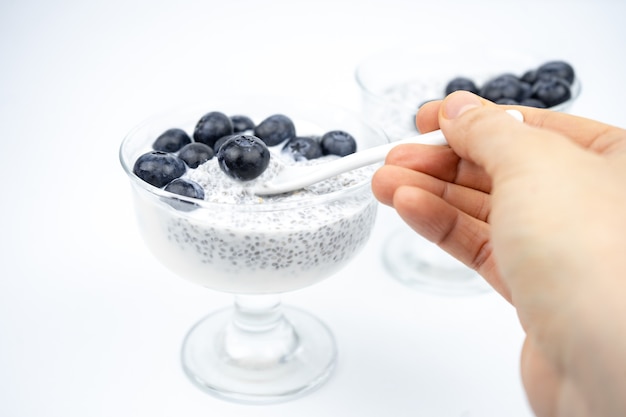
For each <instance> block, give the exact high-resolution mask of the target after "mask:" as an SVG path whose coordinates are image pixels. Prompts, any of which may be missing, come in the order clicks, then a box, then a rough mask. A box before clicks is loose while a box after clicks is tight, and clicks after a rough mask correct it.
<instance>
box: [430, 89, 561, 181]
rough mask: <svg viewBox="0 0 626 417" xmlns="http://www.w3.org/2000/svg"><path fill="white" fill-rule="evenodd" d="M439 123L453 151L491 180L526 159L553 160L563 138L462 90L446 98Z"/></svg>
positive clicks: (518, 165)
mask: <svg viewBox="0 0 626 417" xmlns="http://www.w3.org/2000/svg"><path fill="white" fill-rule="evenodd" d="M520 110H522V109H520ZM439 124H440V127H441V130H442V131H443V133H444V135H445V136H446V138H447V140H448V143H449V144H450V146H452V148H453V149H454V151H455V152H456V153H457V154H458V155H459V156H460V157H462V158H464V159H467V160H470V161H472V162H474V163H476V164H477V165H479V166H481V167H482V168H484V169H485V170H486V171H487V173H488V174H489V176H491V177H492V178H493V179H495V180H497V178H498V177H499V176H500V175H501V174H503V173H504V172H507V171H510V170H518V169H519V168H521V166H522V165H523V164H526V163H529V162H532V164H540V163H542V162H546V163H548V164H549V163H550V162H551V161H552V162H553V161H554V159H551V158H554V157H555V155H554V153H557V152H559V149H558V148H561V146H559V145H562V142H563V140H564V139H565V138H564V137H562V136H561V135H559V134H557V133H556V132H553V131H549V130H546V129H539V128H536V127H533V126H530V125H527V124H524V123H520V122H519V121H518V120H516V119H515V118H513V117H512V116H511V115H509V114H507V113H506V112H505V111H504V107H502V106H498V105H495V104H494V103H492V102H490V101H487V100H484V99H482V98H480V97H478V96H476V95H474V94H472V93H469V92H466V91H457V92H455V93H452V94H450V95H449V96H448V97H446V99H445V100H444V101H443V103H442V105H441V107H440V110H439ZM555 146H556V147H555ZM550 148H553V149H552V151H551V150H550ZM542 159H543V161H542Z"/></svg>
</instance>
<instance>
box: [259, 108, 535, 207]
mask: <svg viewBox="0 0 626 417" xmlns="http://www.w3.org/2000/svg"><path fill="white" fill-rule="evenodd" d="M507 113H509V114H510V115H511V116H513V117H514V118H515V119H517V120H519V121H523V119H524V117H523V115H522V113H520V112H519V111H517V110H507ZM408 143H418V144H424V145H447V144H448V142H447V141H446V138H445V137H444V135H443V132H442V131H441V130H434V131H432V132H428V133H424V134H421V135H416V136H412V137H410V138H406V139H401V140H397V141H394V142H391V143H387V144H385V145H380V146H374V147H372V148H368V149H364V150H362V151H359V152H355V153H352V154H350V155H346V156H344V157H342V158H338V159H334V160H332V161H330V162H326V163H324V164H319V165H308V166H295V165H290V166H288V167H285V168H283V170H282V171H281V172H279V173H278V175H276V177H274V178H273V179H272V180H271V181H270V182H268V183H265V184H261V185H259V186H257V187H255V189H254V193H255V194H257V195H270V194H280V193H284V192H287V191H292V190H297V189H299V188H303V187H306V186H307V185H311V184H314V183H316V182H318V181H322V180H325V179H327V178H331V177H334V176H335V175H338V174H341V173H342V172H346V171H351V170H353V169H357V168H361V167H364V166H367V165H371V164H374V163H377V162H381V161H383V160H384V159H385V157H386V156H387V154H388V153H389V151H390V150H391V149H393V148H395V147H396V146H398V145H404V144H408Z"/></svg>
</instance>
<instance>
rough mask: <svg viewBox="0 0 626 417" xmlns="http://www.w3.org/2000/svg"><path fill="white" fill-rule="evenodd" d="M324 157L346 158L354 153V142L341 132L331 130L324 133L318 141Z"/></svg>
mask: <svg viewBox="0 0 626 417" xmlns="http://www.w3.org/2000/svg"><path fill="white" fill-rule="evenodd" d="M320 144H321V146H322V153H323V154H324V155H339V156H346V155H349V154H351V153H354V152H356V141H355V140H354V138H353V137H352V135H350V134H349V133H347V132H344V131H343V130H332V131H330V132H327V133H324V135H323V136H322V139H321V140H320Z"/></svg>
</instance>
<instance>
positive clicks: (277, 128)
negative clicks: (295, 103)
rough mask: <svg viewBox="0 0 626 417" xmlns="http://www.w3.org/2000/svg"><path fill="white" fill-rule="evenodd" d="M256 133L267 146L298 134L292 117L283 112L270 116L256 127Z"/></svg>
mask: <svg viewBox="0 0 626 417" xmlns="http://www.w3.org/2000/svg"><path fill="white" fill-rule="evenodd" d="M254 135H255V136H256V137H258V138H260V139H261V140H262V141H263V142H265V144H266V145H267V146H275V145H278V144H279V143H282V142H284V141H286V140H289V139H292V138H294V137H295V136H296V127H295V125H294V124H293V121H291V119H290V118H289V117H287V116H285V115H283V114H274V115H272V116H269V117H268V118H266V119H265V120H263V121H262V122H261V123H259V124H258V125H257V127H255V128H254Z"/></svg>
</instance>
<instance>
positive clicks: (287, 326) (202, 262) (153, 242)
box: [120, 98, 386, 404]
mask: <svg viewBox="0 0 626 417" xmlns="http://www.w3.org/2000/svg"><path fill="white" fill-rule="evenodd" d="M208 111H220V112H223V113H225V114H228V115H235V114H245V115H247V116H249V117H250V118H252V119H253V120H255V121H260V120H261V119H262V118H264V117H266V116H269V115H270V114H273V113H283V114H286V115H289V117H291V118H292V119H293V121H294V123H295V126H296V129H297V130H298V132H299V134H301V133H305V132H306V133H309V134H322V133H324V132H325V131H329V130H332V129H343V130H345V131H347V132H350V133H351V134H352V135H353V136H354V138H355V139H356V142H357V146H358V149H365V148H368V147H371V146H376V145H380V144H382V143H384V142H386V139H385V138H384V137H383V136H382V135H381V134H380V133H379V132H378V131H377V130H376V129H375V128H372V127H370V126H369V125H367V124H365V123H364V122H363V121H361V119H360V118H358V117H357V116H356V115H353V114H351V113H349V112H347V111H344V110H342V109H337V108H331V107H329V106H326V105H324V106H322V105H314V104H310V105H309V104H303V103H301V102H297V101H293V100H282V99H278V98H271V99H268V98H245V99H237V100H231V101H226V100H224V101H220V102H218V103H215V104H213V105H211V104H202V105H199V106H189V107H187V108H184V109H180V110H178V111H174V112H170V113H168V114H165V115H162V116H157V117H154V118H152V119H150V120H148V121H146V122H144V123H143V124H141V125H139V126H138V127H136V128H135V129H134V130H133V131H131V132H130V133H129V134H128V135H127V137H126V138H125V139H124V141H123V143H122V145H121V148H120V160H121V163H122V166H123V168H124V170H125V171H126V173H127V174H128V177H129V179H130V183H131V189H132V196H133V202H134V206H135V212H136V215H137V220H138V224H139V230H140V233H141V234H142V236H143V238H144V240H145V242H146V244H147V246H148V248H149V249H150V250H151V252H152V253H153V254H154V255H155V257H156V258H157V259H158V260H159V261H160V262H161V263H162V264H163V265H164V266H166V267H167V268H169V269H170V270H172V271H173V272H174V273H176V274H178V275H180V276H181V277H183V278H185V279H187V280H189V281H192V282H194V283H196V284H198V285H201V286H204V287H207V288H210V289H213V290H217V291H222V292H228V293H232V294H233V295H234V298H235V302H234V306H233V307H228V308H223V309H221V310H218V311H215V312H213V313H211V314H209V315H208V316H207V317H205V318H204V319H202V320H201V321H199V322H198V323H197V324H196V325H195V326H194V327H193V328H192V329H191V330H190V331H189V333H188V335H187V336H186V338H185V340H184V343H183V347H182V353H181V355H182V364H183V368H184V370H185V372H186V374H187V375H188V376H189V378H190V379H191V380H192V381H193V382H194V383H195V384H196V385H197V386H199V387H200V388H201V389H203V390H205V391H207V392H209V393H211V394H213V395H215V396H218V397H221V398H223V399H227V400H231V401H235V402H243V403H257V404H262V403H271V402H279V401H285V400H289V399H292V398H294V397H297V396H300V395H303V394H304V393H306V392H309V391H311V390H313V389H314V388H316V387H318V386H320V385H321V384H322V383H323V382H324V381H326V380H327V378H328V377H329V376H330V375H331V373H332V370H333V369H334V366H335V362H336V355H337V353H336V345H335V341H334V337H333V335H332V332H331V331H330V330H329V329H328V327H327V326H326V325H325V324H324V323H322V322H321V321H319V320H318V319H316V318H315V317H314V316H313V315H311V314H309V313H306V312H304V311H301V310H299V309H297V308H293V307H288V306H282V305H281V303H280V294H281V293H283V292H286V291H292V290H296V289H300V288H304V287H307V286H309V285H313V284H315V283H316V282H319V281H320V280H322V279H325V278H327V277H329V276H331V275H333V274H334V273H336V272H337V271H339V270H340V269H341V268H342V267H344V266H345V265H346V264H347V263H348V262H349V261H350V260H351V259H352V258H354V256H355V255H356V254H357V253H358V252H359V251H360V249H361V248H362V247H363V246H364V245H365V243H366V242H367V240H368V238H369V235H370V232H371V228H372V226H373V224H374V221H375V218H376V211H377V202H376V201H375V199H374V197H373V195H372V194H371V191H370V179H371V174H372V172H373V170H374V169H375V167H367V168H365V169H362V170H358V171H353V172H351V173H347V176H343V177H341V178H340V177H337V178H335V179H332V180H328V181H326V182H324V183H319V184H316V185H314V186H311V187H310V189H305V190H302V191H297V192H293V193H290V194H285V195H279V196H270V197H258V196H254V195H251V194H250V193H248V192H247V190H246V186H247V183H243V184H242V182H241V181H236V180H233V179H231V178H228V177H227V176H225V175H224V173H222V172H221V171H220V169H219V168H217V166H218V165H217V164H218V163H217V162H216V161H215V159H216V157H215V158H213V159H211V160H209V161H208V162H207V163H206V164H204V165H200V166H199V167H198V168H196V169H191V168H189V167H187V169H186V173H185V176H186V177H189V178H193V179H194V180H197V182H198V183H203V181H207V180H211V179H215V177H219V176H220V175H222V176H223V177H219V179H218V180H217V181H218V184H216V185H215V187H214V188H215V190H212V189H211V185H210V184H209V185H207V184H203V187H209V188H207V189H205V193H206V195H205V197H204V199H198V198H193V197H188V196H184V195H179V194H175V193H171V192H168V191H165V189H164V188H162V187H157V186H153V185H151V184H149V183H147V182H146V181H144V180H142V179H141V178H140V177H139V176H137V175H136V174H135V173H134V168H133V167H134V164H135V162H136V160H137V159H138V158H139V157H140V156H141V155H142V154H144V153H145V152H147V151H150V146H151V144H152V143H153V142H154V140H155V138H156V137H157V136H158V135H159V134H161V133H162V132H163V131H165V130H166V129H169V128H172V127H177V128H181V129H183V130H185V131H188V132H191V131H193V129H194V125H195V124H196V123H197V122H198V119H199V118H200V117H201V116H202V115H203V114H205V113H207V112H208ZM300 132H301V133H300ZM278 146H282V144H281V145H278ZM270 148H271V147H270ZM275 148H277V147H275ZM274 150H276V149H274ZM275 157H276V155H275V154H272V157H271V158H275ZM214 161H215V162H214ZM211 164H213V165H211ZM270 166H271V164H270ZM263 180H264V177H263V175H261V176H260V177H259V178H257V179H256V180H255V181H263Z"/></svg>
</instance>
